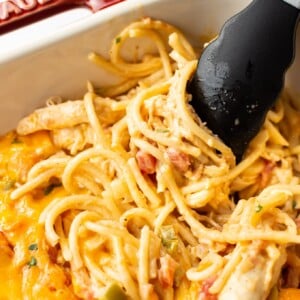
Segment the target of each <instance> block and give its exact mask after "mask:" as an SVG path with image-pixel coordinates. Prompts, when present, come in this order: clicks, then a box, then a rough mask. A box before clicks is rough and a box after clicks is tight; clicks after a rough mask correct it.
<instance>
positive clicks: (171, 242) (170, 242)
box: [160, 225, 178, 254]
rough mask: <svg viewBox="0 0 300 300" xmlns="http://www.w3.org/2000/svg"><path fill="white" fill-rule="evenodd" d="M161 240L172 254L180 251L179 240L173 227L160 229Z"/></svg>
mask: <svg viewBox="0 0 300 300" xmlns="http://www.w3.org/2000/svg"><path fill="white" fill-rule="evenodd" d="M160 238H161V243H162V245H163V246H164V247H165V248H166V249H167V251H168V252H169V253H170V254H172V253H174V252H175V251H177V249H178V238H177V235H176V233H175V230H174V228H173V226H172V225H166V226H162V227H161V228H160Z"/></svg>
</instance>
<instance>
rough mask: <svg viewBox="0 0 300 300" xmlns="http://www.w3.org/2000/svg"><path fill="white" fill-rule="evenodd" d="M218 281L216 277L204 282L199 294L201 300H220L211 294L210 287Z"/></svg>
mask: <svg viewBox="0 0 300 300" xmlns="http://www.w3.org/2000/svg"><path fill="white" fill-rule="evenodd" d="M215 280H216V276H213V277H210V278H208V279H206V280H204V281H203V283H202V288H201V291H200V294H199V300H218V296H217V295H214V294H211V293H210V292H209V289H210V287H211V286H212V285H213V283H214V282H215Z"/></svg>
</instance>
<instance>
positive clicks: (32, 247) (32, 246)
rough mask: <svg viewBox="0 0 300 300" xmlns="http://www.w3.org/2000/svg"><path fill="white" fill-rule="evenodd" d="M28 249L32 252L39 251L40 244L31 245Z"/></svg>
mask: <svg viewBox="0 0 300 300" xmlns="http://www.w3.org/2000/svg"><path fill="white" fill-rule="evenodd" d="M28 249H29V250H30V251H34V250H37V249H38V244H36V243H34V244H30V245H29V247H28Z"/></svg>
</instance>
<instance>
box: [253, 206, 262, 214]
mask: <svg viewBox="0 0 300 300" xmlns="http://www.w3.org/2000/svg"><path fill="white" fill-rule="evenodd" d="M262 209H263V207H262V206H261V205H260V204H258V205H257V206H256V207H255V212H257V213H259V212H261V211H262Z"/></svg>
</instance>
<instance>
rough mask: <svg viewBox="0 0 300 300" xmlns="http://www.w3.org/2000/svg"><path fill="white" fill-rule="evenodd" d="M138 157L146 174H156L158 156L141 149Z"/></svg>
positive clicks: (139, 164)
mask: <svg viewBox="0 0 300 300" xmlns="http://www.w3.org/2000/svg"><path fill="white" fill-rule="evenodd" d="M136 159H137V163H138V166H139V168H140V170H141V171H142V172H143V173H145V174H154V173H155V171H156V158H155V157H154V156H152V155H151V154H149V153H147V152H144V151H142V150H139V151H138V152H137V153H136Z"/></svg>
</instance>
